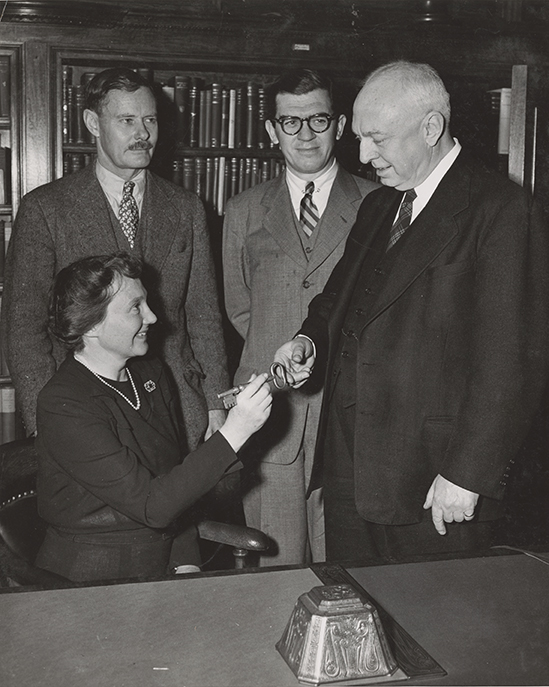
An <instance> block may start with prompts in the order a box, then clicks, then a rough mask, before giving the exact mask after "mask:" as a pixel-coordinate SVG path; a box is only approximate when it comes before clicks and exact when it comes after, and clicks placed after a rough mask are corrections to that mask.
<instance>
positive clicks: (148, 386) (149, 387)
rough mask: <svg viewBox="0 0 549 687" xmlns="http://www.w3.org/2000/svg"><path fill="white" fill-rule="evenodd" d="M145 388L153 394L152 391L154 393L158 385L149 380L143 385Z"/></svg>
mask: <svg viewBox="0 0 549 687" xmlns="http://www.w3.org/2000/svg"><path fill="white" fill-rule="evenodd" d="M143 386H144V387H145V391H148V392H149V393H151V391H154V390H155V389H156V384H155V383H154V382H153V380H152V379H148V380H147V381H146V382H145V384H143Z"/></svg>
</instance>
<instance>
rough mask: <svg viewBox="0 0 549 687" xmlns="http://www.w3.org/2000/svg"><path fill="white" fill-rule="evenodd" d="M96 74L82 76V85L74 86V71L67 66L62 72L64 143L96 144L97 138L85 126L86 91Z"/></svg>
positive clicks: (89, 73)
mask: <svg viewBox="0 0 549 687" xmlns="http://www.w3.org/2000/svg"><path fill="white" fill-rule="evenodd" d="M94 76H95V74H94V73H93V72H86V73H85V74H82V77H81V79H80V83H78V84H73V69H72V67H70V66H68V65H65V66H64V67H63V71H62V87H61V89H62V98H63V103H62V108H61V121H62V124H61V126H62V131H63V143H94V142H95V137H94V136H92V134H91V133H90V132H89V131H88V129H87V127H86V125H85V124H84V117H83V113H84V89H85V87H86V84H87V82H88V81H90V80H91V79H92V78H93V77H94Z"/></svg>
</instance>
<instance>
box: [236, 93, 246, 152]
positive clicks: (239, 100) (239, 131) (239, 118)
mask: <svg viewBox="0 0 549 687" xmlns="http://www.w3.org/2000/svg"><path fill="white" fill-rule="evenodd" d="M244 101H245V95H244V88H243V87H242V86H240V87H239V88H237V89H236V98H235V115H234V147H235V148H242V147H243V146H244V141H245V138H244V127H245V123H246V118H245V116H244Z"/></svg>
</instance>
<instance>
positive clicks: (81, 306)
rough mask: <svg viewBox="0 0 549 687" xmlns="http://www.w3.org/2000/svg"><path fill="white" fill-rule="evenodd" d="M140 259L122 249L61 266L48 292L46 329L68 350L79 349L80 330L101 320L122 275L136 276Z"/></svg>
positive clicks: (82, 343) (81, 331)
mask: <svg viewBox="0 0 549 687" xmlns="http://www.w3.org/2000/svg"><path fill="white" fill-rule="evenodd" d="M141 273H142V264H141V261H140V260H138V259H137V258H134V257H133V256H131V255H129V254H128V253H125V252H119V253H112V254H110V255H93V256H91V257H89V258H82V259H81V260H77V261H76V262H73V263H72V264H71V265H68V267H65V268H63V269H62V270H61V271H60V272H59V274H58V275H57V277H56V278H55V281H54V283H53V287H52V290H51V296H50V309H49V323H48V325H49V330H50V331H51V333H52V334H53V335H54V336H55V338H56V339H58V340H59V341H60V342H61V343H62V344H64V345H65V347H66V348H67V349H68V350H70V351H75V352H78V351H81V350H82V348H83V347H84V334H86V332H89V331H90V329H92V328H93V327H95V326H96V325H97V324H99V323H100V322H102V321H103V319H104V318H105V315H106V312H107V307H108V305H109V303H110V302H111V301H112V299H113V297H114V295H115V294H116V292H117V291H118V288H119V284H120V282H121V280H122V278H123V277H127V278H128V279H140V278H141Z"/></svg>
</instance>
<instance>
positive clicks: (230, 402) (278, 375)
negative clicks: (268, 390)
mask: <svg viewBox="0 0 549 687" xmlns="http://www.w3.org/2000/svg"><path fill="white" fill-rule="evenodd" d="M265 381H266V382H272V383H273V384H274V385H275V387H276V388H277V389H285V388H286V387H287V386H290V382H289V380H288V370H287V369H286V368H285V366H284V365H283V364H282V363H273V364H272V365H271V367H270V368H269V376H268V377H267V379H266V380H265ZM249 383H250V382H246V383H245V384H239V385H238V386H233V388H232V389H229V390H228V391H222V392H221V393H220V394H217V398H220V399H221V400H222V401H223V405H224V407H225V410H229V409H230V408H233V407H234V406H235V405H236V397H237V396H238V394H239V393H240V392H241V391H243V390H244V389H245V388H246V387H247V386H248V384H249Z"/></svg>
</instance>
